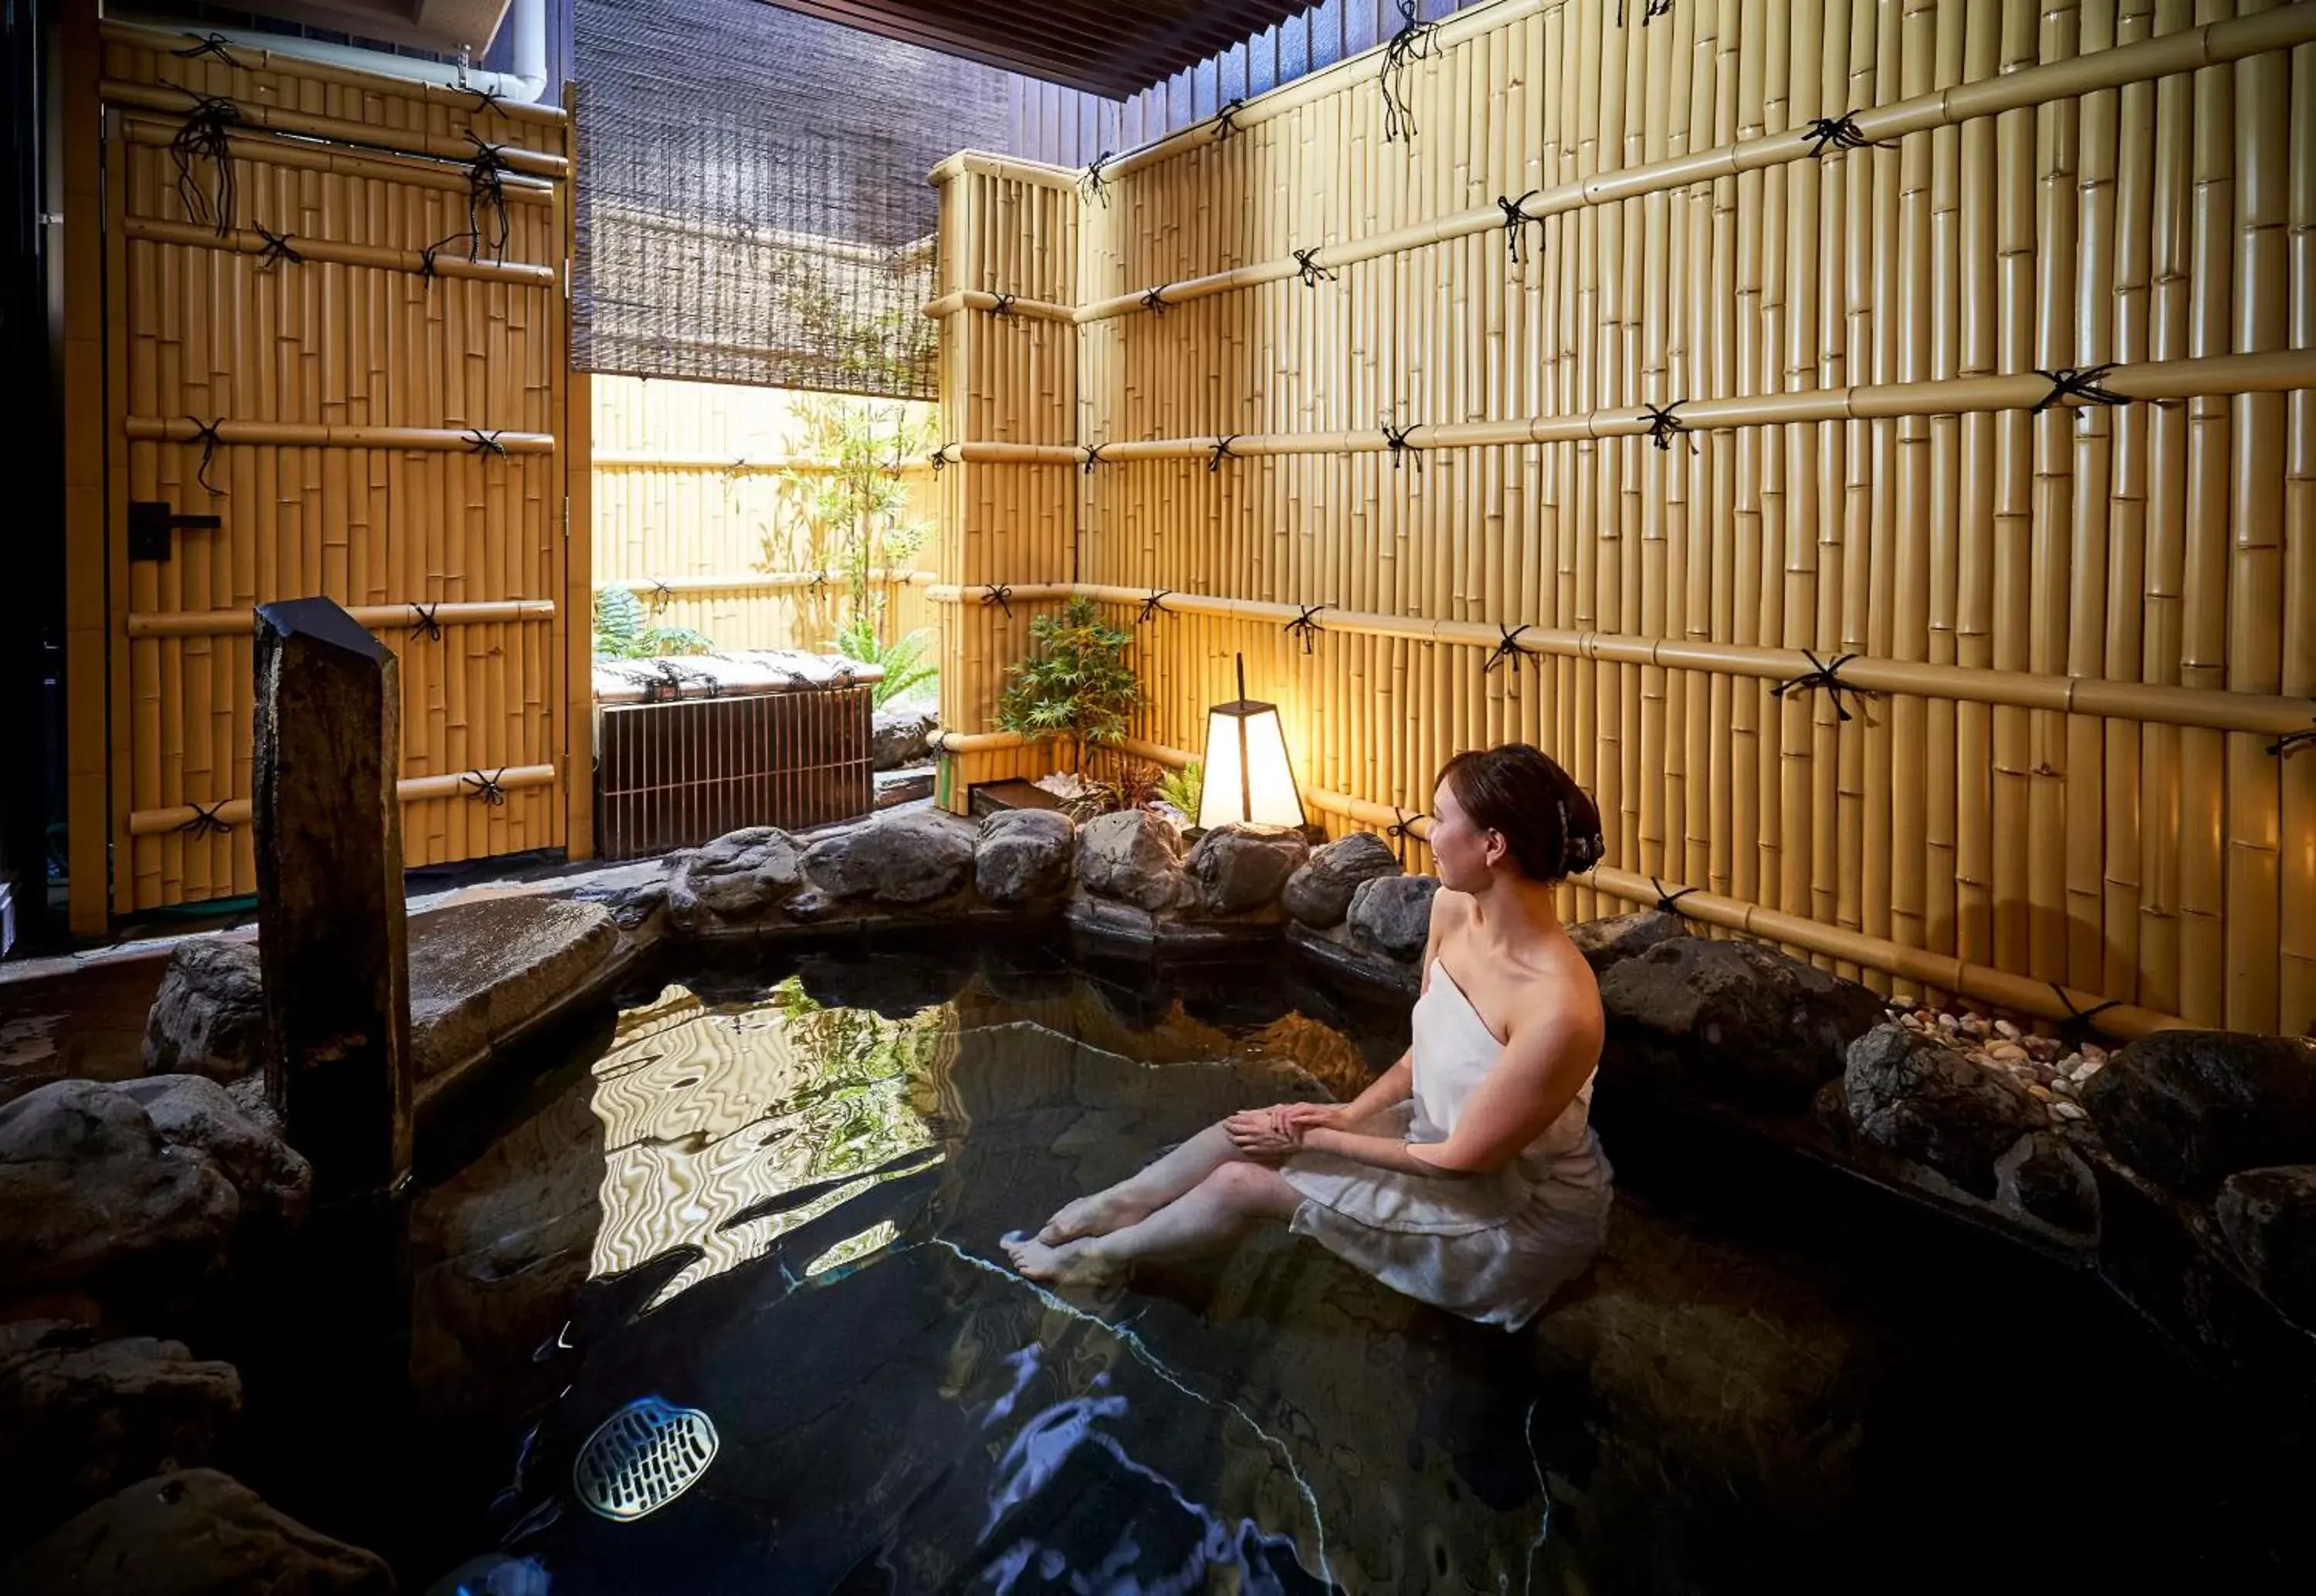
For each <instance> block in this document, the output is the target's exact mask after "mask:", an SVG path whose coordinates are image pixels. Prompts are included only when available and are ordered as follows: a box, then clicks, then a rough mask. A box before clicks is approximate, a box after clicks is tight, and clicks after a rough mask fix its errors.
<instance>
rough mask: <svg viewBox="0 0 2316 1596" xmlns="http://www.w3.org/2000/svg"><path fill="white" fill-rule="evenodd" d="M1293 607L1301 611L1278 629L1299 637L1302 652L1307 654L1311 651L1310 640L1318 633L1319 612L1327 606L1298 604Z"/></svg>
mask: <svg viewBox="0 0 2316 1596" xmlns="http://www.w3.org/2000/svg"><path fill="white" fill-rule="evenodd" d="M1296 608H1297V609H1299V610H1301V611H1302V612H1303V613H1302V614H1301V615H1299V616H1296V617H1295V618H1294V619H1293V620H1291V621H1287V622H1286V623H1284V624H1283V625H1281V626H1280V627H1279V630H1280V631H1282V632H1284V633H1286V634H1287V635H1288V636H1289V637H1299V638H1301V639H1302V640H1303V652H1305V653H1306V654H1307V653H1309V652H1311V640H1312V639H1313V638H1314V637H1316V636H1318V635H1319V621H1318V615H1319V612H1320V611H1321V610H1323V609H1324V608H1326V606H1325V605H1323V604H1298V605H1296Z"/></svg>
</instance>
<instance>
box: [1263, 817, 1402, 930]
mask: <svg viewBox="0 0 2316 1596" xmlns="http://www.w3.org/2000/svg"><path fill="white" fill-rule="evenodd" d="M1399 873H1400V865H1399V861H1398V860H1397V859H1395V858H1394V857H1392V852H1391V847H1390V845H1389V844H1387V843H1385V841H1384V839H1383V838H1380V837H1377V836H1376V834H1375V833H1374V832H1372V831H1354V832H1352V833H1351V834H1350V836H1348V837H1339V838H1336V839H1335V840H1334V841H1332V842H1331V843H1328V844H1326V845H1324V846H1323V847H1318V848H1314V849H1313V850H1312V853H1311V857H1310V859H1309V860H1308V861H1307V862H1306V863H1305V865H1303V867H1302V868H1301V869H1299V870H1297V871H1296V873H1294V874H1293V875H1291V876H1288V877H1287V885H1286V887H1285V888H1284V889H1283V890H1281V891H1280V892H1279V894H1278V901H1279V902H1280V903H1281V904H1283V905H1284V906H1285V907H1286V909H1287V913H1288V914H1290V915H1293V916H1294V917H1295V918H1296V919H1297V920H1299V921H1301V922H1302V923H1303V924H1304V925H1305V926H1316V927H1320V928H1321V929H1322V930H1324V929H1325V928H1326V927H1329V926H1340V925H1341V924H1342V923H1343V917H1344V916H1345V915H1347V914H1349V913H1350V909H1351V894H1352V893H1353V892H1355V891H1358V886H1359V883H1360V882H1367V881H1373V880H1375V879H1376V877H1377V876H1384V875H1397V874H1399Z"/></svg>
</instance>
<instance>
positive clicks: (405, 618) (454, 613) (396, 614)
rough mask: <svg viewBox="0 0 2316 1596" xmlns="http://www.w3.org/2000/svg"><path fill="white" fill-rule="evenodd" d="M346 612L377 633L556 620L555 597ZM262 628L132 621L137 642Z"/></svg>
mask: <svg viewBox="0 0 2316 1596" xmlns="http://www.w3.org/2000/svg"><path fill="white" fill-rule="evenodd" d="M346 613H347V614H348V615H349V616H352V617H353V619H354V621H355V622H356V624H358V625H362V626H366V627H368V628H369V629H370V630H371V631H373V632H392V631H405V630H406V631H410V632H413V633H415V632H422V631H424V630H425V629H426V626H427V625H428V624H429V623H430V622H431V623H432V624H433V625H439V626H454V625H463V626H475V625H486V624H489V623H492V622H501V621H551V620H553V619H554V618H555V615H556V605H555V600H553V599H500V600H495V601H492V602H485V603H475V604H449V603H444V604H437V605H432V606H426V607H421V606H418V605H414V604H359V605H354V606H352V607H349V608H348V609H347V611H346ZM255 624H256V613H255V611H254V609H184V610H174V611H167V612H164V613H161V614H156V615H132V616H129V618H128V628H129V636H131V637H237V636H240V635H242V634H245V633H247V632H248V631H249V630H250V629H251V627H252V626H254V625H255Z"/></svg>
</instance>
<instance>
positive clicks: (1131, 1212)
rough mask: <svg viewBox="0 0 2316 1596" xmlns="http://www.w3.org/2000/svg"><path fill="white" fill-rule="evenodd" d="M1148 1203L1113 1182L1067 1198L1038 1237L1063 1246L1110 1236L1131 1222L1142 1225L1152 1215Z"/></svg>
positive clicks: (1050, 1245)
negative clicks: (1100, 1189) (1104, 1188)
mask: <svg viewBox="0 0 2316 1596" xmlns="http://www.w3.org/2000/svg"><path fill="white" fill-rule="evenodd" d="M1150 1213H1151V1210H1150V1208H1149V1206H1148V1205H1147V1204H1145V1203H1140V1202H1136V1201H1134V1200H1133V1199H1132V1198H1131V1197H1128V1196H1127V1195H1126V1193H1125V1192H1124V1190H1123V1189H1122V1188H1120V1187H1118V1186H1112V1187H1110V1188H1109V1190H1108V1191H1106V1192H1096V1193H1094V1194H1093V1195H1092V1196H1091V1197H1081V1198H1079V1199H1078V1200H1077V1201H1074V1202H1065V1203H1064V1204H1063V1205H1062V1206H1061V1208H1060V1209H1059V1210H1056V1212H1055V1214H1054V1217H1053V1218H1052V1219H1047V1221H1046V1224H1045V1228H1043V1229H1041V1230H1039V1231H1038V1241H1040V1242H1041V1243H1043V1244H1044V1245H1045V1246H1049V1247H1058V1246H1064V1245H1065V1244H1067V1243H1069V1242H1073V1241H1083V1240H1085V1239H1086V1238H1088V1237H1095V1236H1107V1235H1109V1233H1110V1232H1111V1231H1113V1230H1123V1229H1125V1228H1127V1226H1128V1225H1138V1224H1140V1223H1141V1222H1142V1221H1143V1220H1145V1219H1148V1218H1149V1217H1150Z"/></svg>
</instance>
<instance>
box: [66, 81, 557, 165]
mask: <svg viewBox="0 0 2316 1596" xmlns="http://www.w3.org/2000/svg"><path fill="white" fill-rule="evenodd" d="M416 86H418V85H416V84H405V88H410V87H416ZM99 92H100V93H102V95H103V98H104V102H105V103H106V104H108V105H119V106H124V107H128V108H129V109H132V110H137V111H159V112H165V113H168V114H172V115H175V116H179V117H182V116H183V115H184V114H185V113H186V112H187V111H191V110H192V109H193V106H194V103H195V99H196V96H195V94H194V92H193V91H192V90H190V89H185V88H181V87H178V86H177V85H175V84H165V83H154V84H138V83H125V82H122V81H121V80H120V79H118V78H110V77H108V78H106V79H105V80H104V82H103V83H102V85H101V86H100V91H99ZM228 98H229V96H228ZM234 108H235V110H236V111H238V112H239V113H240V120H242V121H243V122H244V123H245V124H246V125H248V126H250V127H253V128H257V129H263V130H264V131H266V132H269V133H290V134H296V135H298V136H300V137H307V138H318V139H325V140H327V141H328V142H330V143H333V144H342V145H347V146H352V147H354V148H357V149H380V150H388V151H392V152H394V153H396V154H399V155H432V156H434V157H435V158H437V159H440V160H446V161H458V162H461V163H463V162H467V161H470V160H472V159H473V158H474V155H475V146H473V145H472V144H470V143H468V141H467V140H466V139H464V138H459V137H452V136H450V134H447V133H439V134H438V133H417V132H413V131H408V130H405V129H397V128H382V127H378V126H375V125H373V124H371V123H369V122H356V121H349V120H345V119H343V118H341V117H326V116H310V115H307V113H305V112H303V111H290V110H288V109H286V108H284V107H281V106H278V105H263V104H258V103H254V102H252V103H244V102H241V101H238V100H236V101H235V102H234ZM497 147H498V152H499V159H500V160H502V161H503V162H504V163H505V164H506V166H507V168H508V169H509V170H510V171H512V172H517V173H526V174H528V175H530V176H534V177H555V178H560V177H564V176H566V175H568V173H569V171H570V163H569V162H568V161H567V160H566V159H565V158H564V157H563V156H561V155H550V154H548V152H546V151H544V150H535V149H521V148H514V147H511V146H497Z"/></svg>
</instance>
